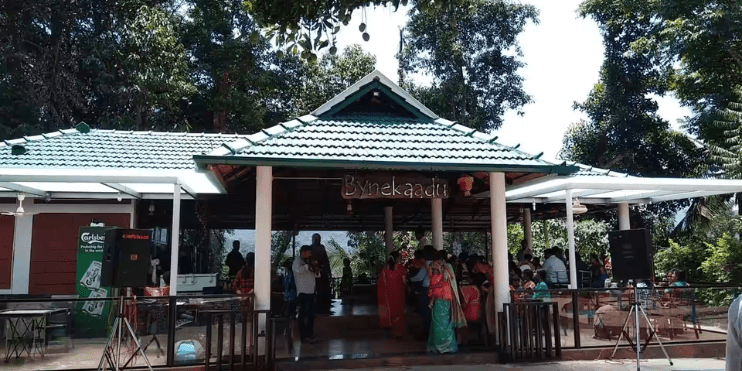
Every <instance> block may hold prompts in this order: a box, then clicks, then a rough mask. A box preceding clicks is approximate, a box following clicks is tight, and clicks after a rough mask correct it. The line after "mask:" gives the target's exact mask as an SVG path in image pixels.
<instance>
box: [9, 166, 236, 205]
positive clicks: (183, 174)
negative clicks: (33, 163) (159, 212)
mask: <svg viewBox="0 0 742 371" xmlns="http://www.w3.org/2000/svg"><path fill="white" fill-rule="evenodd" d="M173 184H180V187H181V189H182V191H181V193H183V196H182V198H184V199H193V198H196V196H197V195H199V194H224V193H226V191H225V190H224V188H223V187H222V185H221V183H219V181H218V180H217V179H216V177H215V176H214V174H213V173H212V172H211V171H208V170H137V169H125V170H124V169H41V168H40V169H34V168H0V198H2V197H15V195H16V194H17V193H19V192H22V193H24V194H25V195H26V196H27V197H29V198H42V199H47V200H50V199H172V198H173Z"/></svg>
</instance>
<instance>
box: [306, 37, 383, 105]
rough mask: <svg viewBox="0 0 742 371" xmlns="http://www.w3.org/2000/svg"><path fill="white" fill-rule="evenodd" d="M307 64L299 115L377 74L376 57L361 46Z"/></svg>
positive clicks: (353, 46) (350, 47)
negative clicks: (368, 76)
mask: <svg viewBox="0 0 742 371" xmlns="http://www.w3.org/2000/svg"><path fill="white" fill-rule="evenodd" d="M304 63H305V69H306V75H305V77H304V84H303V86H302V87H301V93H300V94H299V95H298V98H297V99H296V101H295V103H296V116H301V115H306V114H308V113H309V112H311V111H313V110H315V109H317V108H319V107H320V106H321V105H322V104H324V103H325V102H327V101H328V100H330V99H332V98H333V97H334V96H336V95H338V94H340V93H341V92H342V91H343V90H345V89H347V88H348V87H350V86H351V85H353V84H354V83H356V82H357V81H358V80H360V79H361V78H362V77H364V76H366V75H368V74H369V73H371V72H373V71H374V68H375V66H376V56H374V55H373V54H370V53H367V52H365V51H363V49H362V48H361V47H360V46H359V45H351V46H348V47H346V48H345V49H343V52H342V54H340V55H326V56H324V57H323V58H322V59H320V60H319V61H315V62H311V61H307V62H304Z"/></svg>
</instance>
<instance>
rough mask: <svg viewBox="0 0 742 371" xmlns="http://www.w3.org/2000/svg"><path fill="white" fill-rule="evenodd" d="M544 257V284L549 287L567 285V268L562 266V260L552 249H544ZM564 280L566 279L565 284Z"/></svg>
mask: <svg viewBox="0 0 742 371" xmlns="http://www.w3.org/2000/svg"><path fill="white" fill-rule="evenodd" d="M544 257H546V260H545V261H544V265H543V269H544V271H546V282H547V283H548V284H549V286H550V287H553V286H554V285H556V284H568V283H569V276H568V275H567V266H565V265H564V262H563V261H562V259H559V257H558V256H556V255H555V254H554V250H552V249H546V251H544ZM564 278H566V282H563V281H565V280H564Z"/></svg>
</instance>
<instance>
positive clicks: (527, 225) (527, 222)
mask: <svg viewBox="0 0 742 371" xmlns="http://www.w3.org/2000/svg"><path fill="white" fill-rule="evenodd" d="M523 237H524V238H525V240H526V249H533V234H532V233H531V209H529V208H528V207H525V208H524V209H523Z"/></svg>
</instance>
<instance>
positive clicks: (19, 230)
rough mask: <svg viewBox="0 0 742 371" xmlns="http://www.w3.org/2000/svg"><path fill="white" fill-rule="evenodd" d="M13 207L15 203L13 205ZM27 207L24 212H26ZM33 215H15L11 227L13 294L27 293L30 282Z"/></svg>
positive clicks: (11, 286) (11, 285)
mask: <svg viewBox="0 0 742 371" xmlns="http://www.w3.org/2000/svg"><path fill="white" fill-rule="evenodd" d="M13 206H14V207H15V205H13ZM28 211H29V210H28V207H26V212H27V213H28ZM33 218H34V216H33V215H29V214H26V215H23V216H16V217H15V225H14V227H13V228H14V229H13V271H12V272H11V273H12V276H11V282H10V292H11V293H12V294H15V295H26V294H28V285H29V284H30V282H31V278H30V276H31V274H30V273H31V243H32V237H33Z"/></svg>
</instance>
